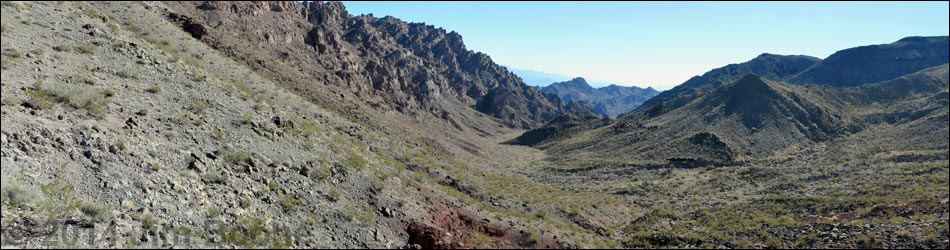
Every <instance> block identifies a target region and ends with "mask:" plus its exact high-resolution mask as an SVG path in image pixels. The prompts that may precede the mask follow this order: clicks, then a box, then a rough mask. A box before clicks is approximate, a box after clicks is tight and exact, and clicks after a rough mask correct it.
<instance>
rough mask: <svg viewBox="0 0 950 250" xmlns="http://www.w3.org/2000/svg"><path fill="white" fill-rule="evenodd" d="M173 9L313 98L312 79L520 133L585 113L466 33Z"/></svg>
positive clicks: (263, 6)
mask: <svg viewBox="0 0 950 250" xmlns="http://www.w3.org/2000/svg"><path fill="white" fill-rule="evenodd" d="M168 6H169V7H170V10H169V11H170V12H171V13H175V15H177V16H186V17H188V18H189V19H193V20H195V22H198V23H201V24H203V25H204V26H206V27H208V29H209V30H210V31H209V32H207V33H208V34H207V35H205V36H202V37H201V39H202V40H203V41H207V42H208V44H210V45H211V46H213V47H215V48H218V49H220V50H222V51H225V52H227V53H229V54H231V55H232V56H235V57H240V58H242V59H243V60H244V61H246V62H248V63H249V64H251V65H252V66H254V67H257V68H259V69H262V70H264V71H270V72H272V73H273V74H274V75H275V77H287V75H293V74H288V73H287V72H293V73H294V74H297V75H298V76H299V77H298V79H288V80H290V81H289V82H288V83H287V85H288V86H289V87H291V88H292V89H295V90H297V91H298V92H303V93H307V92H313V91H314V89H313V88H317V87H318V86H315V85H314V82H319V83H321V84H326V85H335V86H340V87H342V88H343V89H344V90H345V91H347V92H351V93H353V94H355V95H357V96H359V97H360V99H362V100H364V101H365V102H367V103H369V104H370V105H372V106H373V107H376V108H377V109H380V110H384V111H390V110H392V111H398V112H403V113H406V114H410V115H419V114H423V113H431V114H433V115H436V116H440V117H441V116H448V117H450V118H451V117H452V116H464V112H461V111H460V110H462V109H465V108H469V107H474V108H475V109H476V110H478V111H480V112H483V113H485V114H488V115H490V116H492V117H494V118H497V119H498V120H499V121H500V122H502V123H503V124H505V125H507V126H510V127H519V128H529V127H534V126H538V125H540V124H542V123H543V122H544V121H547V120H549V119H552V118H554V117H557V116H559V115H563V114H567V113H572V112H585V110H586V108H585V107H583V106H581V105H576V104H570V103H567V102H563V101H561V100H559V99H558V98H557V97H556V96H550V95H544V94H542V93H540V92H538V91H537V90H536V89H533V88H531V87H529V86H527V85H525V84H524V83H523V82H522V81H521V79H520V78H519V77H518V76H516V75H514V74H512V73H511V72H509V71H508V70H506V69H505V68H504V67H501V66H499V65H498V64H495V63H494V62H493V61H492V60H491V58H490V57H489V56H488V55H486V54H483V53H479V52H474V51H471V50H468V49H467V48H466V47H465V44H464V43H463V42H462V36H461V35H459V34H458V33H455V32H447V31H446V30H444V29H441V28H436V27H434V26H432V25H425V24H422V23H407V22H404V21H401V20H399V19H397V18H394V17H389V16H387V17H384V18H377V17H374V16H372V15H361V16H353V15H350V14H349V13H347V11H346V9H345V7H344V6H343V4H342V3H339V2H328V3H324V2H320V1H317V2H306V3H302V4H298V3H293V2H291V3H263V2H251V3H247V2H203V3H202V2H181V3H169V4H168ZM183 26H184V25H183ZM265 44H266V45H267V46H266V48H262V47H264V46H263V45H265ZM497 105H502V106H497ZM446 114H447V115H446ZM452 119H454V118H452Z"/></svg>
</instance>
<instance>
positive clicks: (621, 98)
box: [541, 77, 660, 117]
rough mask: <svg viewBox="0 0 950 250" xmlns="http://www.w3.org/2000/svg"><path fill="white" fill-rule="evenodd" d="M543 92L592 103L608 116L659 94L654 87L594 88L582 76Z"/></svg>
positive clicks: (569, 99) (595, 110)
mask: <svg viewBox="0 0 950 250" xmlns="http://www.w3.org/2000/svg"><path fill="white" fill-rule="evenodd" d="M541 92H545V93H551V94H555V95H557V96H559V97H561V98H562V99H564V100H565V101H579V102H583V103H586V104H589V105H591V107H592V108H593V109H594V112H595V113H597V114H601V115H605V116H608V117H617V115H619V114H621V113H624V112H627V111H630V110H633V109H634V108H636V107H639V106H640V104H642V103H643V102H644V101H646V100H648V99H650V98H651V97H653V96H656V95H657V94H659V93H660V92H659V91H656V90H655V89H653V88H646V89H643V88H638V87H625V86H617V85H610V86H607V87H602V88H593V87H591V86H590V84H588V83H587V80H585V79H584V78H581V77H577V78H574V79H572V80H570V81H565V82H556V83H552V84H551V85H548V86H545V87H543V88H541Z"/></svg>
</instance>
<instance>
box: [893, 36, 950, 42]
mask: <svg viewBox="0 0 950 250" xmlns="http://www.w3.org/2000/svg"><path fill="white" fill-rule="evenodd" d="M948 39H950V37H948V36H908V37H905V38H901V40H897V42H899V43H932V42H940V41H945V40H948Z"/></svg>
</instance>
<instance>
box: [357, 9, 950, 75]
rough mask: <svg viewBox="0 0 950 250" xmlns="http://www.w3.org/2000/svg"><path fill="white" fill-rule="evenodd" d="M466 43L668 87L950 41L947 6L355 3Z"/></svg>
mask: <svg viewBox="0 0 950 250" xmlns="http://www.w3.org/2000/svg"><path fill="white" fill-rule="evenodd" d="M344 5H345V6H346V7H347V10H348V11H349V12H350V13H351V14H354V15H359V14H369V13H372V14H373V15H374V16H377V17H383V16H386V15H391V16H394V17H397V18H399V19H402V20H404V21H409V22H425V23H426V24H432V25H435V26H437V27H442V28H445V29H446V30H454V31H456V32H458V33H459V34H461V35H462V38H463V40H464V42H465V45H466V46H467V47H468V49H471V50H475V51H481V52H484V53H487V54H488V55H490V56H491V57H492V59H493V60H494V61H495V62H496V63H499V64H502V65H507V66H510V67H512V68H519V69H530V70H537V71H544V72H552V73H560V74H565V75H571V76H582V77H585V78H589V79H597V80H603V81H610V82H616V83H618V84H620V85H627V86H640V87H647V86H652V87H654V88H656V89H659V90H665V89H669V88H671V87H673V86H676V85H678V84H680V83H682V82H683V81H686V80H687V79H689V78H690V77H692V76H694V75H699V74H702V73H704V72H706V71H708V70H710V69H713V68H716V67H721V66H724V65H726V64H729V63H739V62H744V61H747V60H749V59H752V58H754V57H755V56H757V55H759V54H761V53H766V52H767V53H774V54H786V55H791V54H795V55H810V56H816V57H819V58H825V57H827V56H828V55H831V54H832V53H834V52H835V51H837V50H841V49H845V48H850V47H856V46H862V45H870V44H883V43H891V42H894V41H897V40H898V39H900V38H903V37H906V36H946V35H947V34H948V30H950V27H948V20H950V3H948V2H945V1H944V2H349V1H345V2H344Z"/></svg>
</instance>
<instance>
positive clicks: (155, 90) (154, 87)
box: [145, 84, 162, 94]
mask: <svg viewBox="0 0 950 250" xmlns="http://www.w3.org/2000/svg"><path fill="white" fill-rule="evenodd" d="M145 92H147V93H151V94H158V93H159V92H162V86H160V85H158V84H155V85H152V86H151V87H148V88H147V89H145Z"/></svg>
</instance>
